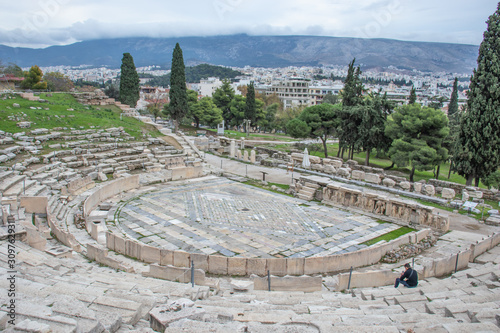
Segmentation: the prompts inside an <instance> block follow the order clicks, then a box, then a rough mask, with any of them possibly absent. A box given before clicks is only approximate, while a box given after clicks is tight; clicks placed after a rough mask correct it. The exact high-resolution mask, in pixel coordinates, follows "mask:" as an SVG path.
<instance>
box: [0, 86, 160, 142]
mask: <svg viewBox="0 0 500 333" xmlns="http://www.w3.org/2000/svg"><path fill="white" fill-rule="evenodd" d="M3 97H6V96H5V95H4V96H3ZM9 97H11V98H6V99H3V98H0V129H1V130H2V131H5V132H9V133H18V132H27V131H30V130H33V129H36V128H47V129H49V130H51V129H54V128H61V127H62V128H64V127H66V128H67V129H66V130H64V129H63V130H61V132H65V131H69V130H70V129H89V128H91V126H94V128H97V129H105V128H111V127H124V128H125V131H126V132H128V133H129V134H130V135H132V136H134V137H135V138H137V139H140V138H142V134H150V135H152V136H159V135H160V133H159V132H158V131H157V130H156V129H155V128H154V127H152V126H151V125H146V124H144V123H142V122H141V121H139V120H137V119H135V118H130V117H123V118H122V120H120V113H121V110H120V109H119V108H118V107H116V106H114V105H106V106H100V107H96V106H85V105H82V104H80V103H78V102H77V101H76V100H75V98H74V97H73V96H71V95H69V94H59V93H54V94H53V95H52V96H51V97H46V95H45V94H41V95H40V98H42V99H46V100H47V102H43V103H41V102H38V101H28V100H25V99H23V98H21V97H18V96H16V95H9ZM14 103H17V104H19V105H20V106H21V107H20V108H14V107H13V104H14ZM30 107H35V108H37V109H35V110H33V109H30ZM68 109H73V110H74V111H68ZM20 121H30V122H32V124H31V127H30V128H29V129H23V128H19V127H18V126H17V123H18V122H20Z"/></svg>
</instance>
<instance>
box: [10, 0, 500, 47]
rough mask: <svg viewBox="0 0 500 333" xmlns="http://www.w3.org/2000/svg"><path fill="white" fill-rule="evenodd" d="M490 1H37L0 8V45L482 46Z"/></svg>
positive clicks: (493, 3)
mask: <svg viewBox="0 0 500 333" xmlns="http://www.w3.org/2000/svg"><path fill="white" fill-rule="evenodd" d="M497 5H498V3H497V2H496V1H491V0H480V1H477V2H469V1H463V0H459V1H440V2H436V1H429V0H423V1H420V2H418V3H405V2H403V1H402V0H362V1H356V2H349V1H346V0H319V1H315V2H312V3H311V2H306V1H303V0H294V1H286V2H285V1H281V0H280V1H274V2H272V3H271V2H263V1H259V0H257V1H252V2H250V1H247V0H212V1H191V2H189V3H187V2H185V3H175V4H173V3H166V2H160V1H156V0H150V1H148V2H145V3H144V2H143V3H135V2H134V3H128V2H127V3H123V2H118V1H116V0H110V1H106V2H104V3H103V2H101V1H94V0H90V1H85V2H83V1H80V0H39V1H32V0H28V1H23V2H10V3H5V4H3V5H2V7H3V8H2V12H1V13H0V20H1V21H2V23H3V24H2V28H0V44H3V45H8V46H16V47H34V48H41V47H47V46H51V45H67V44H71V43H74V42H78V41H82V40H91V39H102V38H119V37H184V36H212V35H227V34H239V33H246V34H249V35H318V36H335V37H358V38H390V39H399V40H408V41H429V42H447V43H458V44H473V45H479V44H480V42H481V40H482V37H483V32H484V31H485V30H486V28H487V27H486V23H485V22H486V20H487V19H488V17H489V16H490V15H491V14H493V13H494V11H495V10H496V7H497Z"/></svg>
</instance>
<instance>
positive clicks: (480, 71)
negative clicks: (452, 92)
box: [454, 3, 500, 186]
mask: <svg viewBox="0 0 500 333" xmlns="http://www.w3.org/2000/svg"><path fill="white" fill-rule="evenodd" d="M487 24H488V28H487V30H486V31H485V33H484V36H483V37H484V38H483V42H482V43H481V46H480V47H479V57H478V59H477V69H476V70H474V72H473V75H472V78H471V84H470V88H469V91H468V93H467V97H468V101H467V109H466V112H465V114H464V115H463V116H462V120H461V123H460V131H459V135H458V140H457V142H456V148H455V155H454V161H455V168H456V170H457V171H458V173H459V174H460V175H462V176H464V177H465V178H466V179H467V182H466V184H467V185H471V184H472V180H473V179H474V178H475V185H476V186H478V185H479V180H480V179H481V178H486V177H488V176H489V175H490V174H492V173H493V172H495V171H496V170H497V168H498V165H499V164H500V85H499V83H500V3H499V5H498V8H497V10H496V12H495V13H494V14H493V15H491V16H490V17H489V19H488V21H487Z"/></svg>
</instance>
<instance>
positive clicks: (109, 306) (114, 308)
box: [89, 296, 143, 325]
mask: <svg viewBox="0 0 500 333" xmlns="http://www.w3.org/2000/svg"><path fill="white" fill-rule="evenodd" d="M142 307H143V305H142V304H141V303H138V302H134V301H130V300H124V299H120V298H114V297H108V296H99V297H97V298H96V299H95V300H94V301H93V302H92V303H91V304H90V305H89V309H91V310H94V311H96V312H101V311H102V312H107V313H115V314H118V315H120V316H121V317H122V320H123V322H124V323H125V324H131V325H134V324H135V323H137V322H138V321H139V319H141V312H142Z"/></svg>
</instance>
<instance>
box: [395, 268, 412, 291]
mask: <svg viewBox="0 0 500 333" xmlns="http://www.w3.org/2000/svg"><path fill="white" fill-rule="evenodd" d="M400 283H401V284H402V285H403V286H405V287H408V288H415V287H416V286H417V285H418V273H417V271H416V270H414V269H413V268H411V266H410V264H405V271H404V272H403V273H401V276H400V277H398V278H397V279H396V282H395V283H394V288H397V287H398V286H399V284H400Z"/></svg>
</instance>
